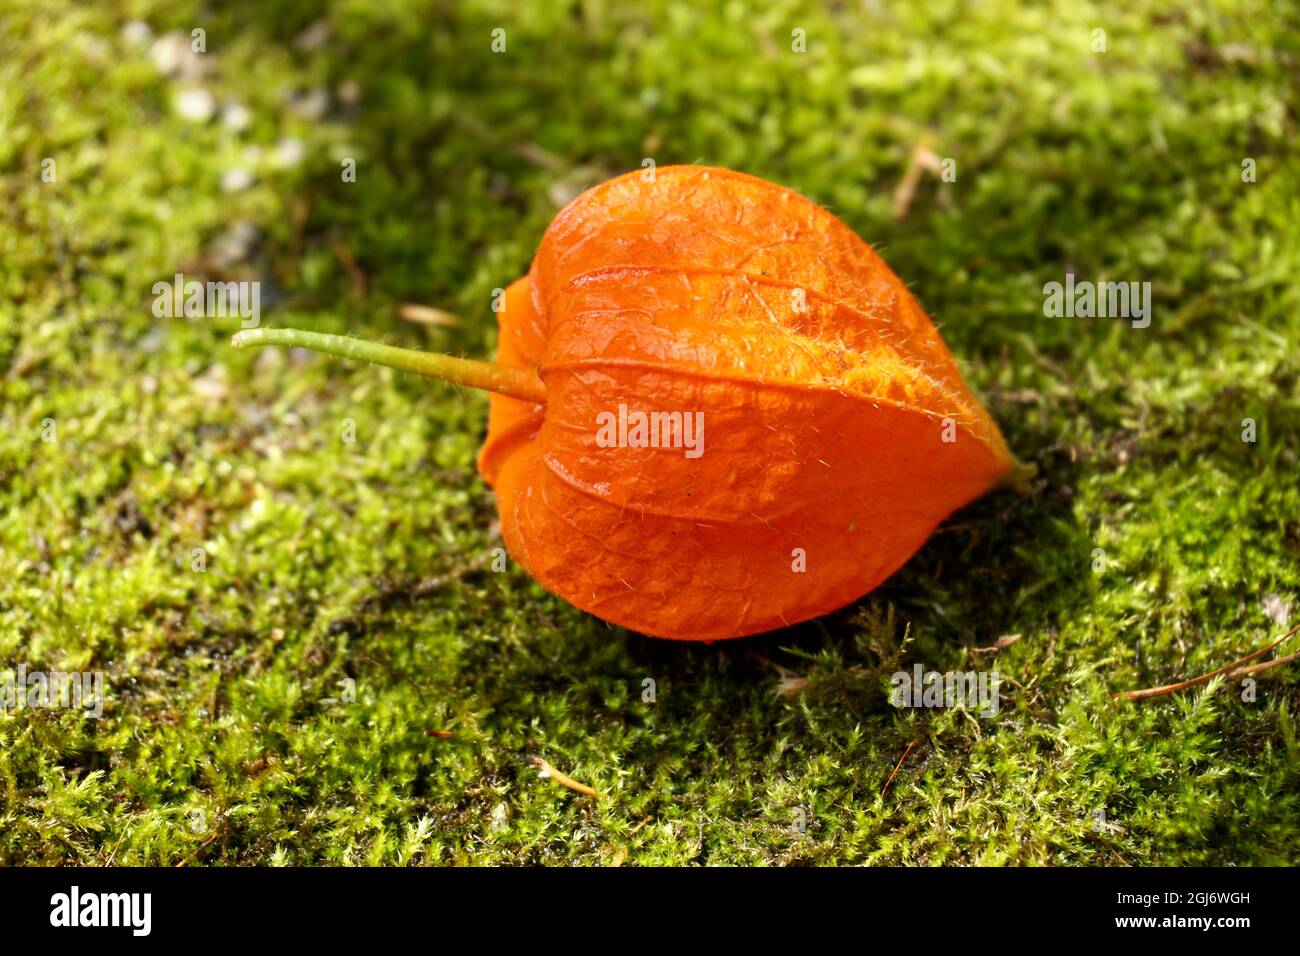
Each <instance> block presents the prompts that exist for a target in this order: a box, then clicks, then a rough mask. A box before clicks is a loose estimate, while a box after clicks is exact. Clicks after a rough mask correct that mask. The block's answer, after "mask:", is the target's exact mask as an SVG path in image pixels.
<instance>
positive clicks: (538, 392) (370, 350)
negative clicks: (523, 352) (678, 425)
mask: <svg viewBox="0 0 1300 956" xmlns="http://www.w3.org/2000/svg"><path fill="white" fill-rule="evenodd" d="M230 344H231V345H233V346H234V347H235V348H237V349H242V348H246V347H250V346H259V345H283V346H287V347H289V348H300V349H311V350H312V351H313V352H324V353H326V354H328V355H337V356H339V357H340V358H350V359H360V360H361V361H363V362H372V363H374V364H375V365H386V366H388V367H389V368H396V369H401V370H402V371H404V372H415V373H416V374H417V375H423V376H425V377H426V378H436V379H440V380H442V381H444V382H451V383H453V384H455V385H465V386H468V387H469V388H482V389H486V390H487V391H489V392H499V393H500V394H502V395H509V396H510V397H511V398H518V399H520V400H522V401H525V402H533V403H534V404H537V405H543V404H545V403H546V385H545V384H543V382H542V379H541V377H540V376H539V375H538V374H537V372H536V370H533V369H518V368H507V367H506V366H504V365H497V364H496V363H495V362H481V361H478V360H476V359H463V358H456V357H455V356H452V355H443V354H441V353H439V352H420V351H418V350H416V349H399V348H396V347H394V346H392V345H382V344H380V343H379V342H368V341H366V340H365V339H357V338H352V337H351V336H347V335H329V334H327V333H324V332H304V331H301V330H299V329H245V330H244V331H242V332H236V333H235V334H234V336H233V337H232V338H231V340H230Z"/></svg>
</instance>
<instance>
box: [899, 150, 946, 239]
mask: <svg viewBox="0 0 1300 956" xmlns="http://www.w3.org/2000/svg"><path fill="white" fill-rule="evenodd" d="M933 146H934V133H932V132H930V131H928V130H927V131H926V132H925V133H924V134H922V136H921V138H920V140H919V141H918V142H917V144H916V146H915V147H914V148H913V149H912V155H911V159H910V160H909V161H908V164H907V170H906V171H905V172H904V173H903V178H902V179H901V180H899V182H898V188H897V189H895V190H894V221H895V222H899V221H901V220H902V219H903V218H904V217H906V216H907V211H908V210H909V209H911V208H912V200H913V199H914V198H915V197H916V187H917V186H919V185H920V184H921V174H922V173H924V172H925V171H926V170H927V169H929V170H931V171H934V170H935V169H936V167H937V166H938V165H939V157H938V156H936V155H935V152H934V149H933V148H932V147H933Z"/></svg>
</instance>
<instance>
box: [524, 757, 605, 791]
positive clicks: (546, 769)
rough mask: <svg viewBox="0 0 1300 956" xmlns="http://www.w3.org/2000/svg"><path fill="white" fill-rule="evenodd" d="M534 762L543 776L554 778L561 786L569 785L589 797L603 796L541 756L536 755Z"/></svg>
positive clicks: (571, 788) (573, 789)
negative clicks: (557, 768)
mask: <svg viewBox="0 0 1300 956" xmlns="http://www.w3.org/2000/svg"><path fill="white" fill-rule="evenodd" d="M533 763H535V764H537V766H538V767H539V768H540V769H541V771H542V776H543V777H551V778H553V779H554V780H555V782H556V783H558V784H560V785H561V786H565V787H568V788H569V789H570V790H572V791H573V792H574V793H581V794H583V795H584V796H588V797H600V796H603V794H601V793H600V792H598V791H597V790H595V789H593V788H591V787H589V786H587V785H586V784H585V783H578V781H576V780H574V779H573V778H572V777H570V776H569V775H568V774H567V773H563V772H561V771H559V770H556V769H555V768H554V767H552V766H551V765H550V764H549V763H547V762H546V761H545V760H543V759H542V758H541V757H534V758H533Z"/></svg>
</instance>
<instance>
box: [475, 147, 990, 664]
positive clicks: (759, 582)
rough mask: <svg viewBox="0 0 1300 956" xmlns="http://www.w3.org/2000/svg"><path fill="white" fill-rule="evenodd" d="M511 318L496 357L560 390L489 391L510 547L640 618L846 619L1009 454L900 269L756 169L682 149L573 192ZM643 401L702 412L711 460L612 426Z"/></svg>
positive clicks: (642, 621) (761, 626) (672, 626)
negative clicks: (689, 162) (607, 435)
mask: <svg viewBox="0 0 1300 956" xmlns="http://www.w3.org/2000/svg"><path fill="white" fill-rule="evenodd" d="M498 318H499V322H500V326H501V335H500V344H499V351H498V354H497V362H498V363H499V364H501V365H504V366H507V367H509V368H513V369H519V370H523V371H528V372H532V371H534V370H535V371H536V373H537V374H538V375H539V376H540V378H541V380H542V382H544V384H545V402H544V403H536V402H533V401H525V400H521V399H519V398H515V397H511V396H510V395H508V394H493V395H492V397H491V410H490V416H489V427H488V436H487V441H486V442H485V444H484V446H483V449H482V451H481V452H480V455H479V470H480V472H481V473H482V475H483V477H484V478H485V479H486V480H487V481H488V482H489V483H490V484H491V485H492V486H493V488H494V489H495V491H496V495H497V502H498V507H499V510H500V516H501V528H502V533H503V535H504V537H505V542H506V546H507V548H508V549H509V551H510V553H511V555H513V556H514V558H515V559H516V560H518V561H519V562H520V564H522V565H523V567H524V568H525V569H526V570H527V571H528V572H529V573H530V574H532V575H533V576H534V577H535V578H536V579H537V580H538V581H539V582H540V583H541V584H542V585H543V586H544V587H546V588H547V589H548V590H550V591H552V592H554V593H555V594H558V595H559V596H561V597H563V598H565V599H566V600H568V601H570V602H571V603H573V604H575V605H576V606H578V607H579V608H582V609H583V610H586V611H589V612H591V613H592V614H594V615H596V616H598V617H600V618H603V619H605V620H607V621H611V622H613V623H615V624H620V625H623V626H626V627H629V628H632V629H635V630H638V631H641V632H644V633H646V634H651V635H656V636H659V637H667V638H678V639H701V640H712V639H717V638H730V637H740V636H743V635H747V634H754V633H758V632H761V631H766V630H770V629H773V628H778V627H782V626H785V625H789V624H794V623H797V622H799V621H803V620H807V619H809V618H812V617H816V616H818V615H821V614H825V613H827V612H829V611H833V610H835V609H836V608H839V607H841V606H843V605H845V604H847V603H849V602H851V601H853V600H855V599H856V598H858V597H860V596H861V595H863V594H865V593H866V592H868V591H870V590H872V589H873V588H875V587H876V586H877V585H879V584H880V583H881V582H882V581H884V580H885V579H886V578H887V577H889V575H890V574H892V573H893V572H894V571H895V570H897V569H898V567H899V566H900V565H902V564H903V563H904V562H905V561H906V560H907V559H908V558H909V557H910V556H911V555H912V554H913V553H914V552H915V551H916V550H917V549H918V548H919V547H920V546H921V544H922V543H923V542H924V541H925V540H926V538H927V537H928V536H929V535H930V533H931V532H932V531H933V530H934V528H935V526H936V525H938V523H939V522H940V521H942V520H943V518H944V517H946V516H947V515H948V514H950V513H951V512H953V511H954V510H955V509H957V508H960V507H961V506H963V505H965V504H967V503H968V502H970V501H972V500H973V499H975V498H978V497H979V496H980V495H982V494H984V493H985V492H987V491H988V490H990V489H991V488H992V487H994V486H995V485H997V484H998V483H999V482H1001V481H1002V480H1004V479H1005V478H1006V477H1008V476H1009V475H1010V474H1011V472H1012V471H1013V468H1014V467H1015V466H1014V462H1013V459H1012V457H1011V455H1010V453H1009V452H1008V450H1007V447H1006V444H1005V442H1004V441H1003V438H1002V435H1001V433H1000V432H999V431H998V428H997V426H996V425H995V424H994V422H993V421H992V419H991V418H990V417H989V414H988V412H987V411H986V410H985V409H984V407H983V406H982V405H981V404H980V402H979V401H978V400H977V399H976V398H975V397H974V396H973V395H972V394H971V393H970V391H969V390H968V389H967V387H966V385H965V384H964V383H963V381H962V379H961V376H960V374H959V372H958V370H957V367H956V364H955V362H954V361H953V358H952V355H951V354H950V353H949V351H948V349H947V347H946V346H945V345H944V343H943V340H942V339H941V338H940V337H939V333H938V331H937V330H936V329H935V327H934V325H933V323H932V322H931V321H930V319H929V317H928V316H927V315H926V314H925V312H924V311H922V309H921V307H920V306H919V305H918V304H917V302H916V300H915V299H914V298H913V297H912V295H911V294H910V293H909V292H908V290H907V288H906V287H905V286H904V285H903V283H902V282H901V281H900V280H899V278H898V277H897V276H896V275H895V274H894V273H893V272H892V271H890V269H889V267H888V266H886V265H885V263H884V262H883V261H882V260H881V259H880V257H879V256H878V255H876V253H875V252H874V251H873V250H872V249H871V248H870V247H869V246H868V245H867V244H866V243H865V242H863V241H862V240H861V239H859V238H858V237H857V236H856V235H855V234H854V233H853V232H852V230H850V229H849V228H848V227H847V226H846V225H844V223H842V222H841V221H840V220H839V219H837V218H836V217H835V216H834V215H832V214H831V213H830V212H828V211H827V210H825V209H823V208H821V207H820V206H817V205H816V204H814V203H812V202H810V201H809V200H807V199H804V198H803V197H801V196H799V195H798V194H796V193H794V192H792V191H790V190H787V189H784V188H781V187H779V186H776V185H773V184H772V183H768V182H765V181H763V180H760V179H756V178H754V177H752V176H747V175H743V174H741V173H736V172H732V171H729V170H725V169H714V168H706V167H696V166H674V167H668V168H662V169H659V170H657V171H654V172H653V175H648V174H647V173H646V172H634V173H631V174H628V175H626V176H622V177H619V178H617V179H614V180H611V181H609V182H607V183H604V184H602V185H600V186H597V187H596V188H594V189H592V190H590V191H588V192H586V193H584V194H582V195H581V196H579V197H578V198H577V199H575V200H574V201H573V202H572V203H570V204H569V206H568V207H566V208H565V209H564V210H563V211H562V212H561V213H560V214H559V215H558V216H557V217H556V218H555V220H554V222H552V224H551V225H550V227H549V228H548V229H547V231H546V233H545V235H544V236H543V238H542V242H541V247H540V249H539V251H538V253H537V256H536V259H535V260H534V262H533V265H532V268H531V269H530V270H529V273H528V275H527V276H526V277H524V278H521V279H519V280H518V281H517V282H515V283H514V284H512V285H511V286H510V287H509V288H508V289H507V290H506V295H505V299H504V308H503V309H502V310H501V311H500V312H499V314H498ZM636 413H641V414H644V415H647V416H649V415H652V414H653V413H660V414H661V415H667V414H671V413H680V414H681V415H682V416H686V415H690V416H697V415H698V414H702V419H698V420H700V421H702V423H703V434H702V437H703V443H702V449H701V450H700V454H698V456H693V455H688V454H686V453H685V449H684V448H683V447H682V446H681V444H680V443H678V444H673V443H671V442H668V441H662V442H658V443H656V444H657V447H654V446H650V447H647V446H645V445H643V444H642V445H634V444H633V443H632V442H623V443H618V442H615V443H610V442H608V441H605V442H602V441H600V440H599V436H600V429H599V425H600V423H601V422H602V421H605V422H608V421H609V420H610V417H611V416H617V415H619V414H624V416H625V417H626V416H627V415H635V414H636ZM692 420H697V419H696V418H695V417H693V419H692ZM675 434H676V435H677V436H678V437H679V438H680V437H682V436H681V433H680V431H677V432H675ZM661 435H663V432H661ZM667 437H671V436H667Z"/></svg>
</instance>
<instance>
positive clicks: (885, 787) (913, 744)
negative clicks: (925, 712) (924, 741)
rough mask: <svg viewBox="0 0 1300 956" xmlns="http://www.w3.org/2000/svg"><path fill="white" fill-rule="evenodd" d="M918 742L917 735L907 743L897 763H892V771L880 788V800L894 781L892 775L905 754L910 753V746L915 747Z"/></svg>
mask: <svg viewBox="0 0 1300 956" xmlns="http://www.w3.org/2000/svg"><path fill="white" fill-rule="evenodd" d="M920 742H921V738H920V737H917V738H916V739H915V740H913V741H912V742H911V743H910V744H908V745H907V749H906V750H904V751H903V756H901V757H899V758H898V763H896V764H894V772H893V773H891V774H890V775H889V779H888V780H886V781H885V785H884V787H882V788H881V790H880V799H881V800H883V799H885V794H886V793H887V792H888V791H889V785H890V784H891V783H893V782H894V776H895V774H897V773H898V769H899V768H900V767H901V766H903V761H904V760H906V759H907V755H908V754H910V753H911V752H912V748H913V747H915V746H916V745H917V744H919V743H920Z"/></svg>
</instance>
